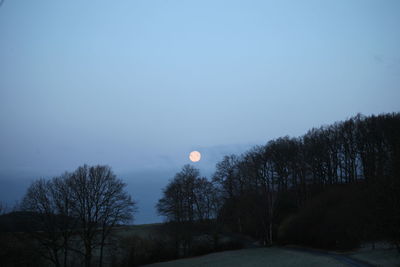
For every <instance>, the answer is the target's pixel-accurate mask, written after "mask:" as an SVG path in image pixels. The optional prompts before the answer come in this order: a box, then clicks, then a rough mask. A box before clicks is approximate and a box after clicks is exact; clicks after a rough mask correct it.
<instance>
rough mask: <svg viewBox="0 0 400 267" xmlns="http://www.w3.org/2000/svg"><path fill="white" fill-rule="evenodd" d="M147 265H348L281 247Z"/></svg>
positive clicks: (178, 266) (164, 266) (328, 266)
mask: <svg viewBox="0 0 400 267" xmlns="http://www.w3.org/2000/svg"><path fill="white" fill-rule="evenodd" d="M146 266H152V267H158V266H159V267H169V266H171V267H172V266H174V267H175V266H176V267H180V266H193V267H200V266H206V267H212V266H222V267H223V266H238V267H239V266H254V267H257V266H324V267H330V266H332V267H333V266H347V265H344V264H342V263H340V262H338V261H336V260H335V259H333V258H330V257H325V256H317V255H311V254H308V253H302V252H297V251H290V250H285V249H280V248H256V249H242V250H234V251H225V252H219V253H212V254H209V255H206V256H202V257H195V258H190V259H182V260H175V261H169V262H162V263H156V264H151V265H146Z"/></svg>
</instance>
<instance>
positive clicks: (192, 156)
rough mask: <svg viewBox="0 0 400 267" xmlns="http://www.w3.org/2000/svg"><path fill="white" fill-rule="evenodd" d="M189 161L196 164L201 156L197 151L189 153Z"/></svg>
mask: <svg viewBox="0 0 400 267" xmlns="http://www.w3.org/2000/svg"><path fill="white" fill-rule="evenodd" d="M189 159H190V160H191V161H193V162H198V161H199V160H200V159H201V154H200V152H199V151H192V152H190V155H189Z"/></svg>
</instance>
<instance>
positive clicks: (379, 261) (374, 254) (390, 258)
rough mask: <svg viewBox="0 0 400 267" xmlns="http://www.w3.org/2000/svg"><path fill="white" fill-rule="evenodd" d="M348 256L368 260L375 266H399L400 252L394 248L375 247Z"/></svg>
mask: <svg viewBox="0 0 400 267" xmlns="http://www.w3.org/2000/svg"><path fill="white" fill-rule="evenodd" d="M350 256H351V257H352V258H354V259H357V260H362V261H365V262H368V263H370V264H372V265H375V266H385V267H395V266H397V267H398V266H400V253H399V252H398V251H397V250H396V249H376V250H368V251H359V252H356V253H354V254H350Z"/></svg>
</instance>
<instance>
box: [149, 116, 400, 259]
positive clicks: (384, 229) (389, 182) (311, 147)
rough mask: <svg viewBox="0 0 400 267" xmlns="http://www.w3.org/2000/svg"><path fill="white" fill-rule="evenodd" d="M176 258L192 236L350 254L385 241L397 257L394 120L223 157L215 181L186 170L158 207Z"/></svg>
mask: <svg viewBox="0 0 400 267" xmlns="http://www.w3.org/2000/svg"><path fill="white" fill-rule="evenodd" d="M157 209H158V212H159V213H160V214H161V215H163V216H165V218H166V220H167V222H168V223H169V224H170V225H171V228H172V229H175V230H173V231H172V233H173V234H174V240H175V244H176V247H175V248H176V250H177V251H180V253H181V254H183V255H190V253H191V252H190V251H191V250H192V249H193V248H192V245H193V240H194V237H193V234H192V233H194V232H196V230H195V229H196V228H197V227H201V225H208V226H209V227H211V228H212V229H214V236H215V238H216V240H215V242H217V236H218V233H220V231H221V229H229V230H230V231H232V232H236V233H241V234H246V235H249V236H251V237H253V238H255V239H257V240H259V241H260V242H261V243H262V244H263V245H276V244H280V245H282V244H297V245H303V246H311V247H317V248H326V249H336V250H337V249H351V248H355V247H357V246H358V245H360V243H362V242H366V241H369V242H375V241H379V240H387V241H390V242H392V243H393V244H394V245H395V246H396V247H397V248H398V250H399V252H400V228H399V227H398V226H399V225H400V114H399V113H391V114H383V115H378V116H375V115H372V116H363V115H361V114H359V115H357V116H355V117H352V118H349V119H347V120H346V121H343V122H337V123H334V124H332V125H327V126H322V127H320V128H313V129H311V130H309V131H308V132H307V133H306V134H304V135H303V136H301V137H296V138H293V137H288V136H285V137H281V138H278V139H275V140H271V141H269V142H268V143H267V144H266V145H262V146H256V147H253V148H252V149H250V150H249V151H247V152H246V153H244V154H242V155H226V156H225V157H224V158H223V159H222V160H221V161H220V162H219V163H218V164H217V165H216V171H215V173H214V175H213V177H212V180H207V179H206V178H204V177H201V175H200V173H199V170H198V169H196V168H194V167H193V166H190V165H185V166H184V167H183V169H182V170H181V172H179V173H177V174H176V176H175V177H174V178H173V179H172V180H171V181H170V183H169V184H168V185H167V187H166V188H165V189H164V191H163V197H162V198H161V199H160V200H159V202H158V204H157Z"/></svg>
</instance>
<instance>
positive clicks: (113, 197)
mask: <svg viewBox="0 0 400 267" xmlns="http://www.w3.org/2000/svg"><path fill="white" fill-rule="evenodd" d="M68 185H69V187H70V189H71V200H72V202H71V203H72V212H73V216H74V217H76V218H77V219H78V221H79V224H80V227H81V229H80V231H79V233H80V236H81V239H82V242H83V245H84V252H83V254H84V258H85V266H87V267H89V266H91V262H92V255H93V249H94V248H96V247H98V246H100V259H99V266H101V265H102V263H103V250H104V246H105V242H106V239H107V237H108V236H109V234H110V233H111V230H112V228H113V227H114V226H115V225H117V224H119V223H125V222H128V221H129V220H131V219H132V218H133V215H132V214H133V212H134V211H135V205H136V203H135V202H134V201H133V200H132V199H131V197H130V196H129V195H128V194H127V193H126V192H125V191H124V189H125V186H126V184H124V183H123V182H122V180H120V179H118V178H117V177H116V176H115V175H114V173H113V172H112V170H111V168H110V167H108V166H93V167H89V166H87V165H84V166H82V167H79V168H78V169H77V170H76V171H75V172H74V173H72V174H71V176H70V177H69V180H68ZM98 240H100V242H98Z"/></svg>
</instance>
